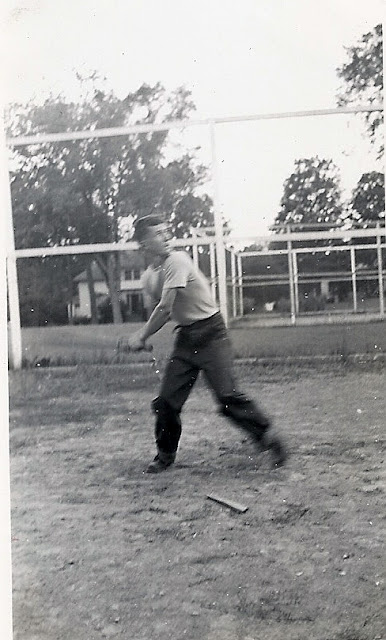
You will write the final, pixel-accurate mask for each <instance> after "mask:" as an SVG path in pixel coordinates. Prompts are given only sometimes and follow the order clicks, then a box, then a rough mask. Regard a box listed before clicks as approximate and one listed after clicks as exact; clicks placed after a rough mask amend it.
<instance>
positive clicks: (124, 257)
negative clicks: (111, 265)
mask: <svg viewBox="0 0 386 640" xmlns="http://www.w3.org/2000/svg"><path fill="white" fill-rule="evenodd" d="M144 268H145V262H144V258H143V255H142V254H140V252H139V251H121V269H144ZM91 273H92V278H93V280H94V282H100V281H104V277H103V274H102V271H101V269H100V267H99V266H98V263H97V262H96V261H95V260H93V261H92V263H91ZM74 282H87V272H86V271H82V272H81V273H79V274H78V275H77V276H75V278H74Z"/></svg>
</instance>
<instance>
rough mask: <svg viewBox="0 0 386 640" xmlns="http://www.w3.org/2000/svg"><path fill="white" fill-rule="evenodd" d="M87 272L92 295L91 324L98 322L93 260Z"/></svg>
mask: <svg viewBox="0 0 386 640" xmlns="http://www.w3.org/2000/svg"><path fill="white" fill-rule="evenodd" d="M86 273H87V286H88V292H89V295H90V311H91V324H97V323H98V310H97V303H96V295H95V287H94V279H93V277H92V260H91V261H90V262H89V263H88V264H87V267H86Z"/></svg>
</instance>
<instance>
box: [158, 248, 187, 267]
mask: <svg viewBox="0 0 386 640" xmlns="http://www.w3.org/2000/svg"><path fill="white" fill-rule="evenodd" d="M191 264H193V261H192V258H191V257H190V256H189V254H188V253H186V251H171V253H169V255H168V257H167V258H166V260H165V262H164V266H165V267H166V266H169V265H170V266H173V265H176V266H179V265H191Z"/></svg>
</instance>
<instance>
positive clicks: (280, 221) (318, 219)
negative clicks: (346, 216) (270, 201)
mask: <svg viewBox="0 0 386 640" xmlns="http://www.w3.org/2000/svg"><path fill="white" fill-rule="evenodd" d="M339 182H340V180H339V172H338V169H337V167H336V166H335V165H334V164H333V162H332V160H324V159H320V158H318V157H315V158H304V159H302V160H296V161H295V170H294V171H293V172H292V173H291V175H290V176H289V178H287V180H286V181H285V183H284V193H283V196H282V198H281V201H280V211H279V213H278V214H277V216H276V219H275V223H274V224H275V225H289V224H292V225H294V224H295V225H298V226H299V225H300V226H301V225H305V224H306V225H310V224H312V225H313V226H314V228H315V229H317V228H318V225H323V226H321V227H320V228H325V226H324V225H325V224H331V226H333V225H334V224H335V223H336V222H337V221H338V219H339V217H340V215H341V213H342V204H341V191H340V186H339Z"/></svg>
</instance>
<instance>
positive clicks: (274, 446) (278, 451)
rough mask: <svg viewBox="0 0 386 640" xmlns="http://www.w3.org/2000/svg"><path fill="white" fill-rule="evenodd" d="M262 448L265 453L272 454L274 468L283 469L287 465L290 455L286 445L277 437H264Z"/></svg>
mask: <svg viewBox="0 0 386 640" xmlns="http://www.w3.org/2000/svg"><path fill="white" fill-rule="evenodd" d="M261 446H262V449H263V451H269V452H270V454H271V458H272V466H273V468H277V467H282V466H283V465H284V464H285V462H286V460H287V458H288V454H287V451H286V448H285V446H284V444H283V443H282V441H281V440H280V439H279V438H278V437H277V436H269V435H266V436H264V438H263V440H262V441H261Z"/></svg>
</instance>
